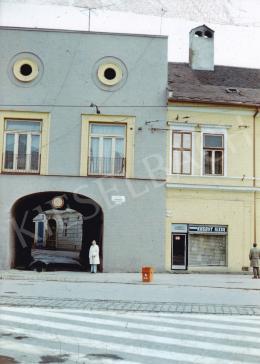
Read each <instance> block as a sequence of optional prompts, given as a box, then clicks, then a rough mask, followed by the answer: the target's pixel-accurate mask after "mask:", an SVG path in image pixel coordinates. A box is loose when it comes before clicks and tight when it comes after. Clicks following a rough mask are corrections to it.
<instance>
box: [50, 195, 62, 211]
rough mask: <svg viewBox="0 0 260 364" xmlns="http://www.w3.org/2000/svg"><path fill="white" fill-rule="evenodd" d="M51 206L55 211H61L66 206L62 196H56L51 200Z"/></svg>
mask: <svg viewBox="0 0 260 364" xmlns="http://www.w3.org/2000/svg"><path fill="white" fill-rule="evenodd" d="M51 205H52V207H53V208H55V209H60V208H62V207H63V206H64V198H63V197H61V196H56V197H54V198H53V199H52V200H51Z"/></svg>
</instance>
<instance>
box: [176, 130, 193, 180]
mask: <svg viewBox="0 0 260 364" xmlns="http://www.w3.org/2000/svg"><path fill="white" fill-rule="evenodd" d="M191 164H192V134H191V133H188V132H179V131H178V132H177V131H174V132H173V133H172V173H174V174H191V168H192V165H191Z"/></svg>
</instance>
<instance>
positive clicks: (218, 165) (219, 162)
mask: <svg viewBox="0 0 260 364" xmlns="http://www.w3.org/2000/svg"><path fill="white" fill-rule="evenodd" d="M215 174H220V175H222V174H223V152H222V151H221V150H219V151H218V150H217V151H215Z"/></svg>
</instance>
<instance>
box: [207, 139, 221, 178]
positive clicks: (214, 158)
mask: <svg viewBox="0 0 260 364" xmlns="http://www.w3.org/2000/svg"><path fill="white" fill-rule="evenodd" d="M203 173H204V174H205V175H218V176H223V174H224V135H223V134H204V135H203Z"/></svg>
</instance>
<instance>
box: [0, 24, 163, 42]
mask: <svg viewBox="0 0 260 364" xmlns="http://www.w3.org/2000/svg"><path fill="white" fill-rule="evenodd" d="M0 30H19V31H27V32H46V33H47V32H49V33H50V32H51V33H77V34H90V35H93V34H94V35H113V36H125V37H142V38H162V39H168V36H167V35H161V34H160V35H157V34H136V33H118V32H111V33H110V32H97V31H92V30H75V29H58V28H57V29H56V28H29V27H14V26H3V25H1V26H0Z"/></svg>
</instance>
